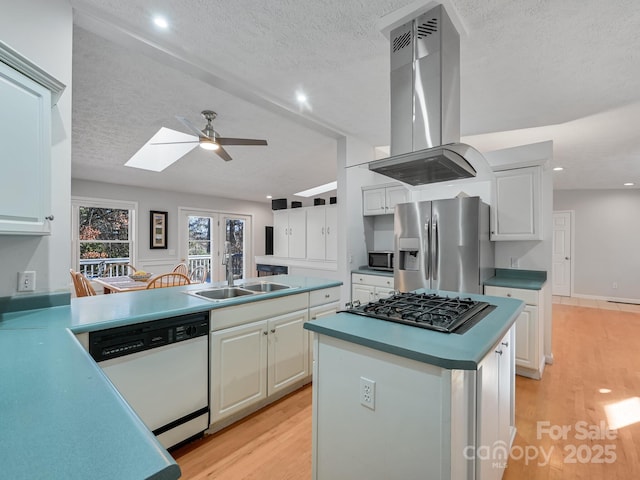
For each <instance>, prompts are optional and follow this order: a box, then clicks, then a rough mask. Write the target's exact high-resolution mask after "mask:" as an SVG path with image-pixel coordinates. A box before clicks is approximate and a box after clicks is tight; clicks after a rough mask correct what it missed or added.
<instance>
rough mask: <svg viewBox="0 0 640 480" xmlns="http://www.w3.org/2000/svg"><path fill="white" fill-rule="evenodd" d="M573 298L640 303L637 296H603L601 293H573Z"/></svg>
mask: <svg viewBox="0 0 640 480" xmlns="http://www.w3.org/2000/svg"><path fill="white" fill-rule="evenodd" d="M571 298H584V299H587V300H604V301H605V302H620V303H632V304H634V305H640V299H637V298H625V297H603V296H601V295H585V294H582V293H572V294H571Z"/></svg>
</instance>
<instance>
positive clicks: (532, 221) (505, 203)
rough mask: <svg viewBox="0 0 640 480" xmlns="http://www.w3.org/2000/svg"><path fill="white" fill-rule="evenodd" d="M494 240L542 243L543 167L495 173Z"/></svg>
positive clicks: (492, 232) (492, 227)
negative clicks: (537, 241) (536, 241)
mask: <svg viewBox="0 0 640 480" xmlns="http://www.w3.org/2000/svg"><path fill="white" fill-rule="evenodd" d="M495 175H496V180H495V181H496V184H495V189H494V195H495V198H494V208H492V209H491V240H542V216H541V214H540V213H541V212H540V210H541V190H540V189H541V183H542V182H541V176H542V167H539V166H536V167H527V168H516V169H513V170H503V171H498V172H496V173H495Z"/></svg>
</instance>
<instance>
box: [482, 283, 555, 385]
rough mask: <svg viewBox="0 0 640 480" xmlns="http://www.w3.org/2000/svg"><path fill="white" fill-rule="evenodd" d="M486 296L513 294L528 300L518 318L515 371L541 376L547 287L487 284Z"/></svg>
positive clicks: (537, 377)
mask: <svg viewBox="0 0 640 480" xmlns="http://www.w3.org/2000/svg"><path fill="white" fill-rule="evenodd" d="M484 293H485V295H494V296H496V297H510V298H516V299H518V300H522V301H523V302H525V307H524V310H523V311H522V312H521V313H520V316H519V317H518V319H517V320H516V335H515V357H516V373H517V374H519V375H523V376H525V377H530V378H535V379H540V378H542V372H543V371H544V365H545V358H544V308H543V299H544V287H543V289H542V290H526V289H521V288H508V287H493V286H486V287H484Z"/></svg>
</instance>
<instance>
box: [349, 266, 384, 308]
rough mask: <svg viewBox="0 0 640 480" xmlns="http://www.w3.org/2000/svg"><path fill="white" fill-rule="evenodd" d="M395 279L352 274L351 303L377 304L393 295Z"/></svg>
mask: <svg viewBox="0 0 640 480" xmlns="http://www.w3.org/2000/svg"><path fill="white" fill-rule="evenodd" d="M393 287H394V282H393V277H392V276H386V275H367V274H363V273H352V274H351V301H352V302H355V301H356V300H357V301H359V302H360V303H361V304H362V303H369V302H375V301H377V300H380V299H381V298H386V297H389V296H391V294H392V293H393Z"/></svg>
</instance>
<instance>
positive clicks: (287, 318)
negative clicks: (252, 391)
mask: <svg viewBox="0 0 640 480" xmlns="http://www.w3.org/2000/svg"><path fill="white" fill-rule="evenodd" d="M308 318H309V317H308V312H307V310H301V311H298V312H293V313H289V314H286V315H282V316H280V317H276V318H272V319H270V320H269V321H268V322H267V328H268V330H269V333H268V343H269V348H268V353H267V365H268V370H267V395H273V394H274V393H277V392H279V391H280V390H283V389H285V388H287V387H288V386H290V385H292V384H294V383H296V382H297V381H298V380H302V379H304V378H305V377H307V376H308V375H309V363H308V359H309V341H308V337H309V334H308V332H307V331H306V330H305V329H304V322H306V321H307V319H308Z"/></svg>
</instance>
